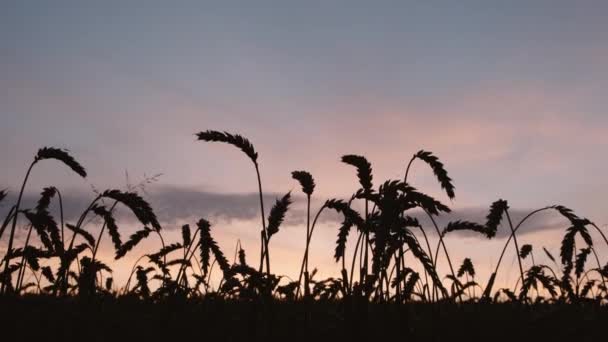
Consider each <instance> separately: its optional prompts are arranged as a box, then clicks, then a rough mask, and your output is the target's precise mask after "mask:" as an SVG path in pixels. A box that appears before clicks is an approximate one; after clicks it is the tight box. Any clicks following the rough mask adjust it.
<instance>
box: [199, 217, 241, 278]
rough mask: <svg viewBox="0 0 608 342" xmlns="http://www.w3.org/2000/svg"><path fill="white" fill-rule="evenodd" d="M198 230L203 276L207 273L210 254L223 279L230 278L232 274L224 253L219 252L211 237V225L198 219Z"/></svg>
mask: <svg viewBox="0 0 608 342" xmlns="http://www.w3.org/2000/svg"><path fill="white" fill-rule="evenodd" d="M197 226H198V228H199V229H200V234H201V237H200V252H201V264H202V269H203V275H205V276H206V275H207V274H208V272H209V257H210V252H211V253H213V256H214V257H215V260H216V261H217V264H218V265H219V266H220V269H221V270H222V273H223V274H224V278H226V279H227V280H228V279H230V278H232V272H231V268H230V263H228V259H226V257H225V256H224V253H222V251H221V250H220V248H219V246H218V245H217V243H216V242H215V240H213V237H211V224H209V222H208V221H207V220H205V219H200V220H199V221H198V223H197Z"/></svg>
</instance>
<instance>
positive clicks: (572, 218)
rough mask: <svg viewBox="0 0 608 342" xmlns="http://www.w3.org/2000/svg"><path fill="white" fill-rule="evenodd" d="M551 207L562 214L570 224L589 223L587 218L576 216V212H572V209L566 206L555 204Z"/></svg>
mask: <svg viewBox="0 0 608 342" xmlns="http://www.w3.org/2000/svg"><path fill="white" fill-rule="evenodd" d="M552 208H553V209H555V210H557V211H558V212H559V213H560V214H561V215H562V216H564V217H565V218H567V219H568V221H570V223H572V225H579V224H582V225H587V224H590V223H591V222H590V221H589V220H587V219H585V218H580V217H578V216H577V215H576V214H574V211H572V209H570V208H566V207H564V206H563V205H555V206H553V207H552Z"/></svg>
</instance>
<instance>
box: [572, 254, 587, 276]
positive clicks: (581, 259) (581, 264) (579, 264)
mask: <svg viewBox="0 0 608 342" xmlns="http://www.w3.org/2000/svg"><path fill="white" fill-rule="evenodd" d="M589 253H591V247H587V248H583V249H581V251H580V253H579V254H578V255H577V256H576V262H575V266H574V271H575V274H576V277H577V278H580V277H581V275H582V274H583V272H584V271H585V263H586V262H587V256H589Z"/></svg>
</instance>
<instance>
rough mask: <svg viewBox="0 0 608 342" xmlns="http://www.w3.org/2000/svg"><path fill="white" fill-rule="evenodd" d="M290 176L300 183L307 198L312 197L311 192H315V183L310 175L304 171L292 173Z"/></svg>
mask: <svg viewBox="0 0 608 342" xmlns="http://www.w3.org/2000/svg"><path fill="white" fill-rule="evenodd" d="M291 176H292V177H293V179H295V180H297V181H298V182H300V185H301V186H302V192H303V193H305V194H307V195H308V196H310V195H312V193H313V191H315V181H314V179H313V178H312V175H311V174H310V173H308V172H306V171H294V172H292V173H291Z"/></svg>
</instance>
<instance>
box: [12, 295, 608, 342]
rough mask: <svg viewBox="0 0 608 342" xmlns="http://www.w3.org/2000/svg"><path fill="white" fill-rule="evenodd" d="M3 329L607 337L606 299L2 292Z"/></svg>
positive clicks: (139, 334)
mask: <svg viewBox="0 0 608 342" xmlns="http://www.w3.org/2000/svg"><path fill="white" fill-rule="evenodd" d="M0 330H1V332H2V335H1V336H0V340H1V341H30V340H37V341H43V340H44V341H118V340H131V341H161V340H164V341H176V340H178V339H182V338H184V339H188V340H192V341H194V340H200V341H204V340H206V341H258V340H260V341H261V340H264V341H304V340H307V341H311V340H318V341H325V340H329V339H334V340H336V341H344V340H369V341H376V340H382V339H386V340H389V339H390V340H395V341H406V340H408V341H506V340H509V341H515V340H518V341H532V340H538V341H605V340H606V338H608V307H607V306H603V307H602V306H599V305H597V304H585V305H534V306H523V305H516V304H461V305H456V304H418V303H417V304H408V305H388V304H387V305H384V304H373V305H361V306H354V305H352V304H344V303H311V304H305V303H280V302H274V303H271V304H262V303H253V302H229V301H221V300H201V301H195V300H192V301H188V302H183V301H168V302H165V303H161V304H159V303H146V302H141V301H137V300H131V299H126V298H125V299H104V300H99V299H98V300H95V301H87V302H85V301H82V300H78V299H76V298H68V299H56V298H45V297H25V298H0ZM8 337H11V338H10V339H9V338H8Z"/></svg>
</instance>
